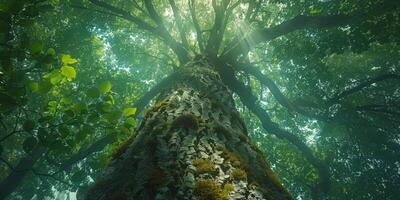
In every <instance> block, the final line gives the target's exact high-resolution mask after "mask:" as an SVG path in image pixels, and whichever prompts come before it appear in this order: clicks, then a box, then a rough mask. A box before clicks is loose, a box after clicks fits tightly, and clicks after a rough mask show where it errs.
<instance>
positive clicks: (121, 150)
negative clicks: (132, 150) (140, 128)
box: [111, 137, 133, 160]
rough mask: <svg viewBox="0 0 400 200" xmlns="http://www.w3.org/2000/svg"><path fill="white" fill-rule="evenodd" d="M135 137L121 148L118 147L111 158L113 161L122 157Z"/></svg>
mask: <svg viewBox="0 0 400 200" xmlns="http://www.w3.org/2000/svg"><path fill="white" fill-rule="evenodd" d="M132 141H133V137H130V138H129V139H127V140H126V141H125V142H123V143H122V144H121V145H120V146H118V147H117V148H116V149H114V151H113V153H112V155H111V157H112V159H113V160H114V159H116V158H118V157H120V156H121V155H122V154H123V153H125V151H126V150H127V149H128V147H129V145H130V144H131V143H132Z"/></svg>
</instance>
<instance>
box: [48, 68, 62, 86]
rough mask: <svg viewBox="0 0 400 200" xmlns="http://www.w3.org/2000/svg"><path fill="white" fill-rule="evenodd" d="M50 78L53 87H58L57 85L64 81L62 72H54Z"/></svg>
mask: <svg viewBox="0 0 400 200" xmlns="http://www.w3.org/2000/svg"><path fill="white" fill-rule="evenodd" d="M48 77H49V78H50V83H51V84H52V85H56V84H57V83H59V82H60V81H62V79H63V76H62V75H61V74H60V72H59V71H57V70H55V71H52V72H51V73H50V74H49V75H48Z"/></svg>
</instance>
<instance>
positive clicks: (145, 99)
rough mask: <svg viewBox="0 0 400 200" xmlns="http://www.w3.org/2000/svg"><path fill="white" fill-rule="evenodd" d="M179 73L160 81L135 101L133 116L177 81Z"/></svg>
mask: <svg viewBox="0 0 400 200" xmlns="http://www.w3.org/2000/svg"><path fill="white" fill-rule="evenodd" d="M179 77H180V76H179V72H175V73H173V74H171V75H169V76H167V77H166V78H164V79H162V80H161V81H160V82H159V83H157V84H156V85H155V86H154V87H152V88H151V89H150V90H149V91H148V92H146V93H145V94H144V95H143V96H142V97H141V98H140V99H139V100H137V101H136V103H135V107H136V109H137V111H136V113H135V116H137V115H138V114H140V113H141V112H142V111H143V109H144V107H145V106H146V105H147V104H149V102H150V101H151V99H152V98H153V97H155V96H156V95H157V94H159V93H160V92H161V91H163V90H164V89H166V88H168V87H170V86H171V85H172V84H173V83H174V82H175V81H177V80H178V79H179Z"/></svg>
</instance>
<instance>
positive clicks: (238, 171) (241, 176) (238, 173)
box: [231, 169, 247, 180]
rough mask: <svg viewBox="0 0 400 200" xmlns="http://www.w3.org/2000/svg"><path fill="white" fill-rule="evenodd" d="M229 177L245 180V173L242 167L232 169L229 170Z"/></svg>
mask: <svg viewBox="0 0 400 200" xmlns="http://www.w3.org/2000/svg"><path fill="white" fill-rule="evenodd" d="M231 178H232V179H233V180H245V179H247V174H246V172H245V171H244V170H242V169H234V170H233V171H232V172H231Z"/></svg>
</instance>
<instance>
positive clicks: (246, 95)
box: [216, 62, 330, 192]
mask: <svg viewBox="0 0 400 200" xmlns="http://www.w3.org/2000/svg"><path fill="white" fill-rule="evenodd" d="M216 66H217V70H218V72H219V74H220V76H221V78H222V80H223V81H224V82H225V84H226V85H228V86H229V87H230V88H231V89H232V90H233V91H234V92H235V93H236V94H238V96H239V97H240V99H241V101H242V102H243V104H244V105H245V106H246V107H247V108H248V109H249V110H250V111H251V112H253V113H254V114H255V115H256V116H257V118H258V119H259V120H260V121H261V124H262V126H263V128H264V129H265V130H266V131H267V132H269V133H272V134H274V135H276V136H277V137H278V138H281V139H286V140H288V141H289V142H290V143H292V144H293V145H295V146H296V147H297V148H298V149H299V150H300V151H301V152H303V154H304V156H305V157H306V158H307V160H308V161H309V162H310V163H311V164H312V165H313V166H314V167H315V168H316V169H317V170H318V173H319V178H320V182H319V184H318V185H317V186H316V187H318V188H319V189H320V190H322V191H324V192H326V191H328V189H329V187H330V180H329V171H328V168H327V166H325V165H324V164H323V162H322V161H321V160H319V159H318V158H316V157H315V156H314V155H313V152H312V150H311V149H310V148H309V147H308V146H307V145H306V144H304V142H303V141H302V140H301V139H299V138H298V137H297V136H295V135H293V134H292V133H290V132H288V131H286V130H284V129H281V128H279V126H278V124H276V123H275V122H273V121H272V120H271V118H270V117H269V115H268V113H267V112H266V111H265V110H264V109H263V108H262V107H261V106H260V105H259V104H258V103H257V98H256V97H255V96H254V95H253V94H252V92H251V90H250V88H248V87H246V86H245V85H244V84H242V83H241V82H239V81H238V80H237V79H236V77H235V75H234V71H233V69H232V68H230V67H228V66H226V65H224V63H222V62H220V63H217V64H216Z"/></svg>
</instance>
